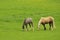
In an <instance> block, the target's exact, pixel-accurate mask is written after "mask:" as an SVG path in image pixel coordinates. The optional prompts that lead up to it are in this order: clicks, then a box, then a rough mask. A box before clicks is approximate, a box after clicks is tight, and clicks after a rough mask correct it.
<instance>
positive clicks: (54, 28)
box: [53, 20, 56, 29]
mask: <svg viewBox="0 0 60 40" xmlns="http://www.w3.org/2000/svg"><path fill="white" fill-rule="evenodd" d="M53 28H54V29H56V26H55V22H54V20H53Z"/></svg>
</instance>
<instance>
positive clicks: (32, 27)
mask: <svg viewBox="0 0 60 40" xmlns="http://www.w3.org/2000/svg"><path fill="white" fill-rule="evenodd" d="M31 25H32V26H31V29H32V30H33V31H34V26H33V22H31Z"/></svg>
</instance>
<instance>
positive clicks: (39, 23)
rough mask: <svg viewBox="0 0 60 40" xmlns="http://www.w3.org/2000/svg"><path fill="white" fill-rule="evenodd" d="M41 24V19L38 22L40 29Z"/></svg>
mask: <svg viewBox="0 0 60 40" xmlns="http://www.w3.org/2000/svg"><path fill="white" fill-rule="evenodd" d="M40 25H41V19H40V20H39V22H38V30H39V29H40Z"/></svg>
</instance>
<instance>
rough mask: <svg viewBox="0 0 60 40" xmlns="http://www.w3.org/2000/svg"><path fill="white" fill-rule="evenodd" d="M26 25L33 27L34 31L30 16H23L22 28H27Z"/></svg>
mask: <svg viewBox="0 0 60 40" xmlns="http://www.w3.org/2000/svg"><path fill="white" fill-rule="evenodd" d="M27 25H29V26H30V28H31V29H33V31H34V28H33V21H32V18H25V19H24V22H23V26H22V29H23V30H24V29H25V28H26V31H27V30H28V27H27Z"/></svg>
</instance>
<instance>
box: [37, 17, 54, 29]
mask: <svg viewBox="0 0 60 40" xmlns="http://www.w3.org/2000/svg"><path fill="white" fill-rule="evenodd" d="M40 24H42V25H43V27H44V30H46V27H45V24H49V26H50V27H49V30H53V28H55V24H54V18H53V17H51V16H48V17H41V19H40V20H39V22H38V30H39V29H40Z"/></svg>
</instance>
